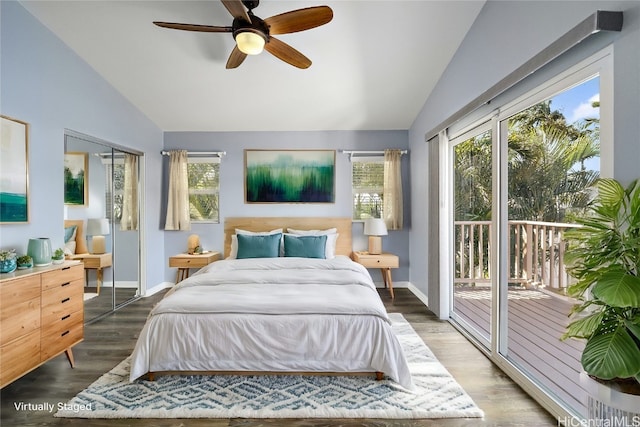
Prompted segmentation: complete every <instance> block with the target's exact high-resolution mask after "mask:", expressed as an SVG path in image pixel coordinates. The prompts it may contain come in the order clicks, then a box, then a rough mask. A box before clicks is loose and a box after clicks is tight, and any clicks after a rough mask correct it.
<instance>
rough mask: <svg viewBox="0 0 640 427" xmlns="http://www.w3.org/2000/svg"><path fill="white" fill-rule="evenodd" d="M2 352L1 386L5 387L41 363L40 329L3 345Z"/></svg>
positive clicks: (0, 359)
mask: <svg viewBox="0 0 640 427" xmlns="http://www.w3.org/2000/svg"><path fill="white" fill-rule="evenodd" d="M0 353H1V354H0V366H2V372H1V373H0V387H4V386H5V385H6V384H9V383H10V382H11V381H13V380H15V379H17V378H19V377H21V376H22V375H24V374H25V373H26V372H29V371H30V370H31V369H33V368H34V367H36V366H38V365H39V364H40V330H36V331H33V332H31V333H29V334H27V335H24V336H23V337H21V338H20V339H18V340H16V341H14V342H13V343H11V344H8V345H5V346H2V348H1V350H0Z"/></svg>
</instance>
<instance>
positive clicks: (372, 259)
mask: <svg viewBox="0 0 640 427" xmlns="http://www.w3.org/2000/svg"><path fill="white" fill-rule="evenodd" d="M353 260H354V261H355V262H357V263H358V264H362V265H363V266H365V267H367V268H398V267H399V265H400V262H399V260H398V256H397V255H393V254H380V255H371V254H369V253H367V252H354V253H353Z"/></svg>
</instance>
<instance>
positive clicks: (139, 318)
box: [0, 289, 558, 427]
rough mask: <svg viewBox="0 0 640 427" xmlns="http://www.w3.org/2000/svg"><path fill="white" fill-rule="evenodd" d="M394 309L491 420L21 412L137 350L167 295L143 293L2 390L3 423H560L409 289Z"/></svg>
mask: <svg viewBox="0 0 640 427" xmlns="http://www.w3.org/2000/svg"><path fill="white" fill-rule="evenodd" d="M380 294H381V297H382V299H383V301H384V303H385V306H386V307H387V311H389V312H398V313H403V315H404V316H405V318H406V319H407V320H408V321H409V322H410V323H411V325H412V326H413V328H414V329H415V330H416V331H417V332H418V334H419V335H420V336H421V337H422V338H423V339H424V341H425V342H426V343H427V345H428V346H429V347H430V348H431V350H432V351H433V352H434V353H435V355H436V356H437V357H438V359H439V360H440V361H441V362H442V364H443V365H444V366H445V367H446V368H447V369H448V370H449V372H451V374H452V375H453V376H454V377H455V378H456V380H457V381H458V382H459V383H460V384H461V385H462V387H463V388H464V389H465V390H466V391H467V393H469V395H471V397H472V398H473V399H474V401H475V402H476V404H477V405H478V406H479V407H480V408H481V409H482V410H483V411H484V412H485V417H484V419H438V420H372V419H354V420H337V419H305V420H282V419H275V420H274V419H272V420H250V419H219V420H211V419H190V420H178V419H122V420H98V419H91V420H86V419H62V418H54V417H53V413H48V412H46V411H21V410H18V409H16V405H18V404H20V403H21V402H24V403H31V404H34V405H36V404H42V403H45V402H47V403H50V404H52V405H54V407H55V408H56V409H54V411H53V412H55V411H56V410H57V405H58V403H64V402H67V401H68V400H69V399H71V398H72V397H73V396H75V395H76V394H77V393H78V392H80V391H81V390H83V389H84V388H86V387H87V386H88V385H89V384H91V383H92V382H93V381H95V380H96V379H97V378H98V377H100V375H102V374H103V373H105V372H107V371H109V370H110V369H111V368H113V367H114V366H116V365H117V364H118V363H119V362H120V361H122V360H123V359H124V358H125V357H127V356H128V355H129V354H131V352H132V350H133V347H134V345H135V342H136V339H137V337H138V334H139V332H140V330H141V329H142V325H143V324H144V322H145V320H146V317H147V314H148V313H149V310H150V309H151V307H152V306H153V305H154V304H155V303H156V302H157V301H158V300H159V299H160V298H161V296H162V295H160V294H158V295H154V296H152V297H149V298H144V299H141V300H138V301H136V302H134V303H132V304H130V305H128V306H126V307H124V308H122V309H120V310H119V311H118V312H116V313H114V314H112V315H110V316H108V317H107V318H104V319H102V320H99V321H97V322H95V323H92V324H90V325H87V326H86V327H85V340H84V342H82V343H80V344H79V345H77V346H76V347H74V350H73V352H74V355H75V359H76V368H75V369H71V368H70V367H69V364H68V362H67V359H66V357H65V356H64V354H63V355H61V356H58V357H57V358H55V359H53V360H51V361H50V362H48V363H46V364H45V365H43V366H41V367H40V368H38V369H36V370H35V371H33V372H31V373H29V374H27V375H25V376H24V377H22V378H20V379H19V380H17V381H15V382H14V383H12V384H10V385H8V386H6V387H5V388H3V389H2V390H1V391H0V401H1V406H0V410H1V415H0V424H1V425H2V426H12V427H27V426H60V425H65V426H67V425H72V426H76V425H77V426H98V427H99V426H158V427H166V426H212V427H221V426H232V427H259V426H268V427H271V426H283V427H285V426H289V427H296V426H297V427H302V426H305V427H322V426H327V427H329V426H330V427H338V426H343V427H353V426H363V427H383V426H384V427H417V426H442V427H448V426H452V427H460V426H536V427H541V426H557V425H558V423H557V420H555V419H554V418H553V417H551V415H549V414H548V413H547V412H546V411H545V410H544V409H543V408H542V407H540V406H539V405H538V404H537V403H536V402H535V401H533V400H532V399H531V398H529V397H528V396H527V395H526V394H525V393H524V392H523V391H522V390H521V389H520V387H519V386H518V385H516V384H515V383H513V381H511V380H510V379H509V378H508V377H507V376H506V375H504V374H503V373H502V371H500V370H499V369H498V368H496V367H495V366H494V365H493V364H492V363H491V362H490V361H489V360H488V359H487V358H486V357H485V356H484V355H483V354H482V353H480V352H479V351H478V350H477V349H476V348H475V347H474V346H473V345H472V344H471V343H469V342H468V341H467V340H466V339H465V338H464V337H463V336H462V335H460V334H459V333H458V332H457V331H456V330H455V329H454V328H453V327H452V326H451V325H450V324H449V323H447V322H441V321H439V320H437V319H436V317H435V316H434V315H433V314H432V313H431V312H429V311H428V310H427V309H426V308H425V307H424V305H423V304H422V303H421V302H420V301H419V300H418V299H417V298H416V297H415V296H414V295H413V294H412V293H411V292H410V291H409V290H407V289H396V290H395V294H396V298H395V301H393V302H392V301H391V299H390V297H389V293H388V291H386V290H384V289H381V290H380Z"/></svg>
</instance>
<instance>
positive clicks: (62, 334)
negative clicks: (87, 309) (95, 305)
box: [60, 331, 70, 337]
mask: <svg viewBox="0 0 640 427" xmlns="http://www.w3.org/2000/svg"><path fill="white" fill-rule="evenodd" d="M69 332H70V331H64V332H63V333H61V334H60V336H61V337H63V336H65V335H67V334H68V333H69Z"/></svg>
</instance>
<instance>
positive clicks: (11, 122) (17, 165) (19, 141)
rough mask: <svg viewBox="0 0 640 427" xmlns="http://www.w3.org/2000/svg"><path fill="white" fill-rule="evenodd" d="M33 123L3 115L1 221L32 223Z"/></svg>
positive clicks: (0, 132)
mask: <svg viewBox="0 0 640 427" xmlns="http://www.w3.org/2000/svg"><path fill="white" fill-rule="evenodd" d="M28 144H29V124H28V123H26V122H23V121H21V120H16V119H12V118H10V117H6V116H0V223H4V224H15V223H27V222H29V145H28Z"/></svg>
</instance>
